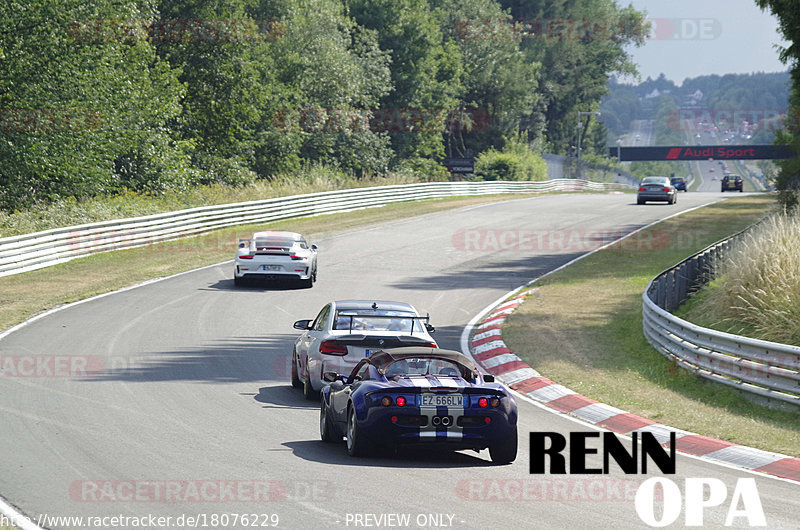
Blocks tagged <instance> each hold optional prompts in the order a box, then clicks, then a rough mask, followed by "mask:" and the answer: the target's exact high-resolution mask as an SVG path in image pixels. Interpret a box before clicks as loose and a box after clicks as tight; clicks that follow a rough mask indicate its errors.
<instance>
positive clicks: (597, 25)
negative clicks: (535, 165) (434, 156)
mask: <svg viewBox="0 0 800 530" xmlns="http://www.w3.org/2000/svg"><path fill="white" fill-rule="evenodd" d="M501 4H502V5H503V6H504V7H507V8H510V9H511V13H512V15H513V16H514V17H515V19H518V20H519V21H520V23H521V24H522V25H523V29H524V32H523V34H522V49H523V50H524V51H525V53H526V55H527V57H528V61H530V62H538V63H541V64H542V76H541V79H540V81H539V87H540V93H541V96H540V98H539V101H538V105H537V109H536V110H535V111H534V112H533V113H532V114H531V115H530V117H529V120H528V123H527V128H528V130H529V131H530V133H531V135H540V134H543V135H544V136H545V138H546V140H547V142H548V143H549V145H550V148H551V149H552V150H553V151H554V152H556V153H562V154H563V153H567V152H568V151H569V150H570V146H572V145H575V142H576V140H577V130H576V127H575V125H576V119H577V112H578V111H590V110H597V108H598V106H599V104H600V100H601V98H602V97H603V96H604V95H605V94H606V93H607V88H606V82H607V79H608V78H609V76H610V75H612V74H635V73H636V68H635V65H634V64H633V62H632V61H631V58H630V55H629V53H628V52H627V51H626V49H625V48H626V46H628V45H635V46H640V45H642V44H643V43H644V38H645V35H646V31H647V25H646V23H645V21H644V15H643V14H642V13H640V12H638V11H636V10H634V9H633V8H632V7H625V8H620V7H619V6H618V5H617V3H616V2H615V1H613V0H527V1H524V2H523V1H520V0H503V1H502V2H501ZM592 122H593V120H591V121H588V120H587V122H586V123H587V124H589V123H592ZM589 127H594V125H591V126H590V125H584V127H583V130H582V134H583V135H586V133H587V132H589V130H588V128H589Z"/></svg>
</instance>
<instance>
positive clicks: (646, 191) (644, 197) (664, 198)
mask: <svg viewBox="0 0 800 530" xmlns="http://www.w3.org/2000/svg"><path fill="white" fill-rule="evenodd" d="M647 201H661V202H666V203H668V204H675V203H676V202H678V190H676V189H675V186H673V185H672V183H671V182H670V181H669V177H645V178H643V179H642V182H641V184H639V191H638V192H637V193H636V204H644V203H646V202H647Z"/></svg>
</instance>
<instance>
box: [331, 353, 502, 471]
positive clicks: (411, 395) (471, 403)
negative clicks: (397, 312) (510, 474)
mask: <svg viewBox="0 0 800 530" xmlns="http://www.w3.org/2000/svg"><path fill="white" fill-rule="evenodd" d="M323 379H324V380H325V381H327V382H328V383H329V384H328V385H327V386H326V387H325V388H323V390H322V401H321V406H320V417H319V427H320V435H321V437H322V440H323V441H324V442H338V441H341V439H342V437H343V436H344V437H345V438H346V439H347V452H348V454H350V455H351V456H360V455H364V454H367V453H369V452H370V451H371V450H372V449H373V448H376V447H378V446H384V447H396V446H398V445H402V444H429V445H435V446H440V447H447V448H451V449H453V450H460V449H474V450H475V451H480V450H482V449H487V448H488V449H489V455H490V457H491V459H492V461H493V462H495V463H500V464H507V463H510V462H513V461H514V459H515V458H516V456H517V404H516V402H515V401H514V398H513V397H512V396H511V394H510V393H509V391H508V390H507V389H506V388H505V387H504V386H502V385H500V384H498V383H495V382H494V377H493V376H491V375H481V374H480V373H479V372H478V370H477V368H476V366H475V364H474V363H473V362H472V361H471V360H470V359H469V358H468V357H467V356H465V355H464V354H462V353H459V352H457V351H451V350H442V349H437V348H424V347H407V348H392V349H388V350H380V351H377V352H375V353H373V354H372V355H370V356H369V357H365V358H364V359H362V360H361V361H360V362H359V363H358V364H357V365H356V367H355V368H354V369H353V371H352V372H351V373H350V374H349V375H342V374H338V373H336V372H325V373H324V374H323Z"/></svg>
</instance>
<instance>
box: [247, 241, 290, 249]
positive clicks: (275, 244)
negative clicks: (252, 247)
mask: <svg viewBox="0 0 800 530" xmlns="http://www.w3.org/2000/svg"><path fill="white" fill-rule="evenodd" d="M294 244H295V241H294V240H293V239H278V238H274V239H256V249H257V250H266V249H270V248H291V247H292V246H294Z"/></svg>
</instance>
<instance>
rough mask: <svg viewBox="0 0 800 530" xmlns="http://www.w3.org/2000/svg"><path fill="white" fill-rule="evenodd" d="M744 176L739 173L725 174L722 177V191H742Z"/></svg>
mask: <svg viewBox="0 0 800 530" xmlns="http://www.w3.org/2000/svg"><path fill="white" fill-rule="evenodd" d="M742 184H743V182H742V177H740V176H739V175H725V176H724V177H722V191H723V192H725V191H738V192H739V193H741V192H742Z"/></svg>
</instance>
